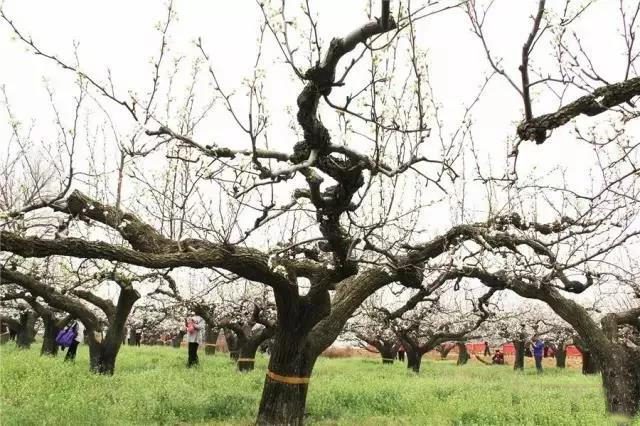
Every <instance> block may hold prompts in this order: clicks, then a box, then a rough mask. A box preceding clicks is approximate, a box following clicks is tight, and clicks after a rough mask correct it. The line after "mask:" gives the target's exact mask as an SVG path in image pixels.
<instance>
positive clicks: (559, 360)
mask: <svg viewBox="0 0 640 426" xmlns="http://www.w3.org/2000/svg"><path fill="white" fill-rule="evenodd" d="M554 349H555V351H554V354H553V356H554V357H555V358H556V368H565V367H566V366H567V347H566V345H565V344H564V343H559V344H558V345H556V347H555V348H554Z"/></svg>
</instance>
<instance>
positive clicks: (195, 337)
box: [184, 312, 205, 367]
mask: <svg viewBox="0 0 640 426" xmlns="http://www.w3.org/2000/svg"><path fill="white" fill-rule="evenodd" d="M184 324H185V327H186V329H187V342H188V345H189V359H188V361H187V367H191V366H192V365H196V364H198V346H199V345H200V344H201V343H202V335H203V334H204V329H205V325H204V320H203V319H202V318H200V317H199V316H197V315H196V314H195V312H192V313H191V316H190V317H188V318H185V320H184Z"/></svg>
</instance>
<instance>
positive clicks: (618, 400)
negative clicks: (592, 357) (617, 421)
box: [600, 344, 640, 417]
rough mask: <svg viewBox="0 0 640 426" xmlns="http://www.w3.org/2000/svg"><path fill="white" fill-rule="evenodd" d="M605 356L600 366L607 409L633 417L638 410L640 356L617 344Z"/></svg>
mask: <svg viewBox="0 0 640 426" xmlns="http://www.w3.org/2000/svg"><path fill="white" fill-rule="evenodd" d="M606 354H607V355H605V356H601V357H602V360H601V361H600V366H601V368H602V384H603V386H604V394H605V397H606V399H607V408H608V410H609V411H610V412H612V413H620V414H625V415H628V416H631V417H633V416H635V415H636V414H637V413H638V410H639V409H640V355H639V354H638V353H634V352H633V351H632V350H631V349H630V348H627V347H625V346H622V345H618V344H614V345H612V347H611V348H610V350H608V351H606Z"/></svg>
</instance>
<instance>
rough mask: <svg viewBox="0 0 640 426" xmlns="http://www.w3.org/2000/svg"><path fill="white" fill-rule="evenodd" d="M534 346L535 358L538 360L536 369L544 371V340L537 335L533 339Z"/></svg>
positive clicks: (539, 371) (540, 371)
mask: <svg viewBox="0 0 640 426" xmlns="http://www.w3.org/2000/svg"><path fill="white" fill-rule="evenodd" d="M531 342H532V346H533V358H534V359H535V360H536V370H538V373H542V356H543V355H544V342H543V341H542V340H540V339H538V338H536V337H533V338H532V339H531Z"/></svg>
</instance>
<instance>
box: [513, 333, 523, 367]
mask: <svg viewBox="0 0 640 426" xmlns="http://www.w3.org/2000/svg"><path fill="white" fill-rule="evenodd" d="M524 346H525V342H524V339H518V340H514V341H513V348H514V349H515V359H514V360H513V369H514V370H524V349H525V348H524Z"/></svg>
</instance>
